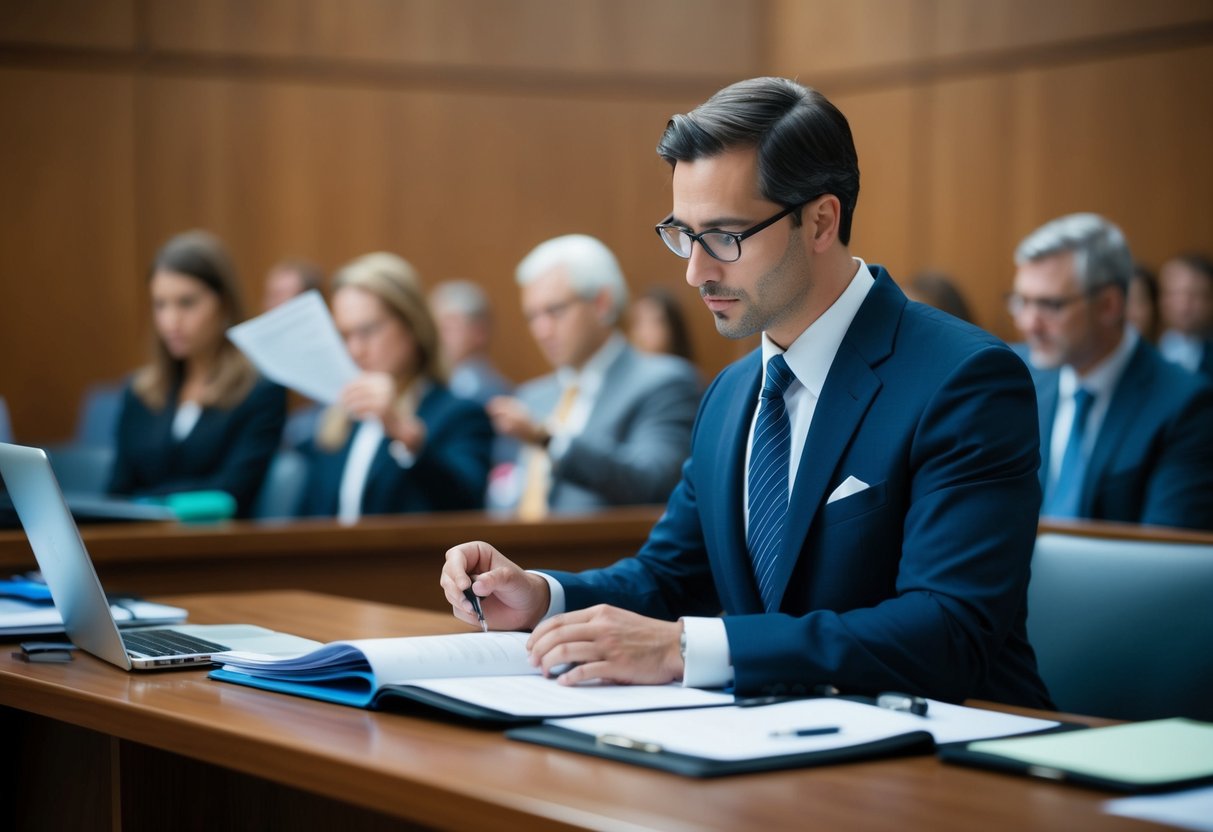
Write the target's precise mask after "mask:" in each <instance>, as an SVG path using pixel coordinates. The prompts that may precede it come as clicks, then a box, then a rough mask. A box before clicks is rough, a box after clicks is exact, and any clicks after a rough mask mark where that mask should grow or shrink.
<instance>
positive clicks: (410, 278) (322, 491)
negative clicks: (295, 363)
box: [299, 252, 493, 522]
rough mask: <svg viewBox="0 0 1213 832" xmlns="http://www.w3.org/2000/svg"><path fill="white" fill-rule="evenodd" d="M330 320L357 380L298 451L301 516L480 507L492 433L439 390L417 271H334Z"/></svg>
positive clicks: (390, 267) (386, 260)
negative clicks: (304, 467)
mask: <svg viewBox="0 0 1213 832" xmlns="http://www.w3.org/2000/svg"><path fill="white" fill-rule="evenodd" d="M332 297H333V301H332V305H333V318H334V321H335V323H336V325H337V330H338V331H339V332H340V334H341V337H342V338H343V339H344V340H345V344H346V347H347V348H348V349H349V352H350V355H351V356H352V357H353V359H354V362H355V363H356V364H357V365H358V367H359V368H360V369H361V370H362V375H360V376H359V377H358V378H356V379H354V380H353V381H351V382H350V383H348V384H347V385H346V386H345V388H344V389H343V390H342V392H341V398H340V401H339V402H338V403H337V404H336V405H334V406H333V407H331V408H329V409H328V410H327V411H326V412H325V413H324V415H323V416H322V417H321V419H320V424H319V426H318V428H317V433H316V436H315V438H314V439H313V440H312V441H311V442H309V443H307V444H305V445H304V448H303V450H304V453H306V454H307V455H308V457H309V473H308V483H307V487H306V489H305V492H304V498H303V504H302V506H301V507H300V512H299V513H300V514H303V515H322V516H336V517H338V518H340V519H341V520H344V521H346V522H353V521H355V520H357V519H358V518H359V517H361V516H362V515H365V514H394V513H401V512H428V511H455V510H460V509H478V508H482V507H483V506H484V494H485V488H486V485H487V482H488V473H489V454H490V448H491V446H492V442H493V430H492V427H491V426H490V424H489V420H488V417H487V416H486V415H485V414H484V411H483V410H482V409H481V408H480V407H479V406H477V405H476V404H475V403H473V402H470V401H467V400H465V399H460V398H458V397H456V396H455V395H454V394H452V393H451V392H450V391H449V390H448V389H447V387H446V385H445V379H446V372H445V369H444V368H443V365H442V360H441V357H440V352H439V344H438V334H437V328H436V327H435V325H434V319H433V317H432V316H431V314H430V311H429V307H428V306H427V305H426V300H425V295H424V294H423V293H422V290H421V282H420V280H419V279H418V277H417V273H416V272H415V271H414V270H413V267H412V266H411V265H409V263H407V262H406V261H405V260H403V259H402V258H400V257H397V256H396V255H394V254H387V253H382V252H380V253H375V254H367V255H365V256H363V257H360V258H358V259H357V260H354V261H353V262H352V263H349V264H348V265H346V266H345V267H344V268H342V269H341V270H340V271H338V272H337V274H336V276H335V278H334V282H333V296H332Z"/></svg>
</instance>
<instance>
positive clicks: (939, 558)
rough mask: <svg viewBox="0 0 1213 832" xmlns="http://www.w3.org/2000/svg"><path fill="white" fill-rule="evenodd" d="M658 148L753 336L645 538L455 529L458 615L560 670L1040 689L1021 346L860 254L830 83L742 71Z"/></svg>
mask: <svg viewBox="0 0 1213 832" xmlns="http://www.w3.org/2000/svg"><path fill="white" fill-rule="evenodd" d="M658 152H659V153H660V154H661V155H662V157H663V158H665V159H666V160H667V161H668V162H669V163H670V165H671V166H672V168H673V212H672V213H671V214H670V216H669V217H667V218H666V219H665V220H664V221H663V222H661V223H660V224H659V225H658V227H657V231H658V234H659V235H660V236H661V238H662V240H663V242H664V243H665V244H666V245H667V246H668V247H669V248H670V250H671V251H672V252H673V253H674V254H676V255H678V256H680V257H682V258H684V259H686V260H687V271H686V279H687V282H688V283H689V284H690V285H691V286H693V287H695V288H696V289H697V290H698V291H699V293H700V295H701V296H702V298H703V300H704V303H705V305H706V306H707V308H708V310H709V312H710V313H711V314H712V315H713V317H714V319H715V322H716V327H717V330H718V331H719V332H720V333H721V334H723V335H725V336H726V337H730V338H743V337H747V336H750V335H754V334H757V333H759V332H761V333H762V335H763V337H762V346H761V348H760V349H759V350H756V351H755V352H753V353H752V354H750V355H749V356H747V357H746V358H743V359H742V360H740V361H738V362H737V363H735V364H733V365H732V366H730V367H728V368H726V369H725V370H724V371H723V372H722V373H721V374H720V375H719V376H718V377H717V378H716V380H715V381H714V382H713V383H712V385H711V387H710V388H709V389H708V391H707V393H706V394H705V395H704V398H703V401H702V404H701V406H700V409H699V414H698V417H697V421H696V426H695V430H694V435H693V439H692V450H691V456H690V458H689V459H688V460H687V462H686V464H685V465H684V467H683V473H682V479H681V481H680V483H679V485H678V486H677V487H676V488H675V490H674V492H673V494H672V495H671V497H670V499H669V503H668V505H667V508H666V512H665V514H664V515H663V516H662V518H661V519H660V520H659V521H658V523H657V525H656V526H655V527H654V528H653V531H652V532H651V534H650V536H649V539H648V541H647V542H646V543H645V545H644V546H643V547H642V548H641V550H640V552H638V553H637V554H636V555H635V556H633V557H630V558H625V559H624V560H621V561H619V562H618V563H616V564H614V565H612V566H609V567H606V568H604V569H596V570H590V571H587V572H583V573H579V574H572V573H564V572H546V573H544V572H529V571H525V570H523V569H522V568H520V567H519V566H518V565H516V564H515V563H514V562H513V561H511V560H510V559H509V558H507V557H506V556H505V555H503V554H502V553H501V552H499V551H497V550H496V549H495V548H493V547H492V546H491V545H489V544H487V543H484V542H473V543H465V544H462V545H460V546H456V547H454V548H453V549H451V550H450V551H449V552H447V556H446V564H445V566H444V568H443V572H442V578H441V583H442V586H443V590H444V592H445V594H446V597H447V600H448V601H449V602H450V603H451V605H452V609H453V610H454V613H455V615H456V616H457V617H458V618H460V619H461V620H463V621H466V622H468V623H477V618H476V615H475V613H474V611H473V608H472V605H471V603H470V602H469V601H468V600H467V599H466V598H465V596H464V591H465V590H466V589H468V588H471V590H472V591H473V593H474V594H475V595H477V596H478V597H479V598H480V602H481V605H482V609H483V612H484V617H485V618H486V619H487V622H488V625H489V626H490V627H492V628H494V629H533V630H534V632H533V634H532V636H531V639H530V649H531V655H532V660H533V661H534V662H535V663H536V665H538V666H540V667H542V668H543V669H544V670H545V672H549V673H550V672H552V671H553V669H555V668H558V667H562V666H569V667H571V669H567V670H565V671H564V672H563V673H562V674H561V675H560V681H561V682H562V683H566V684H576V683H580V682H584V681H588V680H592V679H603V680H610V681H615V682H623V683H644V684H659V683H665V682H670V681H675V680H681V681H682V682H683V683H684V684H686V685H690V686H696V687H729V686H731V687H733V688H734V689H735V690H736V691H737V693H739V694H743V695H759V694H774V695H778V694H796V693H808V692H812V691H813V690H814V689H817V688H820V687H822V686H827V685H828V686H834V687H838V688H840V689H842V690H843V691H856V692H874V691H879V690H889V689H893V690H899V691H905V692H906V693H909V694H915V695H922V696H931V697H935V698H939V699H944V700H950V701H960V700H964V699H967V698H983V699H991V700H995V701H1000V702H1006V703H1011V704H1016V705H1022V706H1029V707H1049V706H1050V705H1051V703H1050V701H1049V697H1048V694H1047V692H1046V691H1045V688H1044V685H1043V683H1042V682H1041V680H1040V677H1039V674H1038V673H1037V670H1036V663H1035V657H1034V655H1033V652H1032V649H1031V647H1030V646H1029V644H1028V642H1027V637H1026V631H1025V620H1026V615H1027V606H1026V592H1027V583H1028V565H1029V561H1030V558H1031V553H1032V547H1033V544H1034V540H1035V531H1036V520H1037V513H1038V510H1039V507H1040V485H1039V480H1038V479H1037V468H1038V466H1039V461H1040V455H1039V437H1038V428H1037V420H1036V417H1035V400H1034V396H1033V391H1032V384H1031V381H1030V379H1029V376H1028V373H1027V370H1026V368H1025V367H1024V365H1023V363H1022V362H1021V361H1020V360H1019V359H1018V357H1016V356H1015V355H1014V353H1012V352H1011V351H1010V350H1009V349H1008V348H1007V347H1006V346H1005V345H1004V344H1003V343H1002V342H1001V341H999V340H997V339H995V338H993V337H991V336H989V335H987V334H985V333H983V332H981V331H980V330H978V329H976V328H973V327H970V326H968V325H966V324H963V323H960V322H958V321H956V320H955V319H953V318H951V317H949V316H947V315H944V314H942V313H938V312H936V311H934V310H932V309H929V308H928V307H925V306H922V305H920V304H916V303H910V302H908V301H907V300H906V298H905V295H903V294H902V292H901V290H900V289H898V288H897V285H896V284H895V283H894V282H893V280H892V279H891V277H890V276H889V274H888V273H887V272H886V271H885V270H884V269H882V268H880V267H879V266H875V265H872V266H869V265H868V264H867V263H865V262H864V261H863V260H860V259H859V258H856V257H853V256H852V255H851V253H850V251H849V249H848V243H849V239H850V233H851V220H852V216H853V214H854V210H855V204H856V200H857V198H858V193H859V168H858V161H857V157H856V153H855V149H854V143H853V141H852V138H851V133H850V128H849V126H848V124H847V122H846V119H845V118H844V117H843V115H842V113H840V112H839V111H838V110H837V109H836V108H835V107H834V106H833V105H832V104H831V103H830V102H829V101H828V100H826V99H825V97H824V96H822V95H821V94H820V93H818V92H816V91H814V90H811V89H807V88H805V87H802V86H800V85H799V84H796V83H794V82H791V81H787V80H785V79H779V78H759V79H753V80H750V81H743V82H740V83H737V84H734V85H732V86H730V87H727V88H725V89H723V90H721V91H720V92H718V93H717V94H716V95H714V96H713V97H712V98H711V99H709V100H708V101H707V102H705V103H704V104H702V105H701V106H700V107H698V108H696V109H695V110H694V111H692V112H691V113H688V114H685V115H677V116H675V117H674V118H673V119H671V121H670V122H669V125H668V126H667V128H666V131H665V134H664V135H663V136H662V139H661V142H660V144H659V147H658ZM722 611H723V612H724V616H720V613H721V612H722Z"/></svg>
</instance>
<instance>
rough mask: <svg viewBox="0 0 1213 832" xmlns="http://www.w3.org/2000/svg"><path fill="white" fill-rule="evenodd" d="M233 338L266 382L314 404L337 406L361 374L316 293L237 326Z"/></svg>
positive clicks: (301, 296)
mask: <svg viewBox="0 0 1213 832" xmlns="http://www.w3.org/2000/svg"><path fill="white" fill-rule="evenodd" d="M227 337H228V338H230V339H231V341H232V343H233V344H235V345H236V346H237V347H239V348H240V351H241V352H243V353H244V354H245V356H247V357H248V359H249V361H251V362H253V366H255V367H256V368H257V369H258V370H260V371H261V374H262V375H264V376H265V377H266V378H268V379H270V380H271V381H274V382H277V383H278V384H281V385H283V386H284V387H289V388H290V389H292V390H294V391H296V392H298V393H301V394H302V395H304V396H306V397H307V398H309V399H312V400H313V401H318V402H323V403H324V404H334V403H336V402H337V400H338V399H339V398H340V396H341V390H342V388H343V387H345V385H346V384H348V383H350V382H351V381H353V380H354V379H355V378H357V377H358V374H359V370H358V365H357V364H355V363H354V359H352V358H351V357H350V354H349V351H348V350H346V348H345V344H344V343H342V340H341V336H340V335H339V334H338V332H337V326H336V324H334V323H333V317H332V315H330V314H329V310H328V307H327V306H325V304H324V298H322V297H321V296H320V293H319V292H317V291H316V290H314V289H313V290H312V291H309V292H304V293H303V294H302V295H299V296H298V297H296V298H292V299H291V300H289V301H287V302H286V303H284V304H282V305H281V306H277V307H275V308H274V309H271V310H270V311H269V312H266V313H264V314H261V315H258V316H257V317H255V318H252V319H250V320H247V321H245V322H244V323H242V324H237V325H236V326H234V327H232V328H231V329H229V330H228V331H227Z"/></svg>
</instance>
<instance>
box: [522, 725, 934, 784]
mask: <svg viewBox="0 0 1213 832" xmlns="http://www.w3.org/2000/svg"><path fill="white" fill-rule="evenodd" d="M505 735H506V736H507V737H509V738H510V739H513V740H521V741H522V742H529V743H533V744H536V745H546V746H550V747H552V748H560V749H563V750H565V751H576V752H578V753H580V754H589V755H590V756H593V757H603V758H606V759H608V760H617V761H619V762H623V763H631V764H633V765H638V766H644V767H646V768H654V769H658V770H660V771H668V772H671V773H673V774H681V775H683V776H684V777H698V778H707V777H722V776H724V775H730V774H753V773H757V772H761V771H778V770H780V769H788V768H808V767H810V766H824V765H834V764H837V763H850V762H858V761H860V760H870V759H875V758H885V757H898V756H904V755H911V754H929V753H931V751H932V750H934V748H935V740H934V739H933V738H932V737H931V735H930V733H928V732H926V731H912V732H909V733H906V734H898V735H896V736H892V737H886V738H885V739H882V740H877V741H874V742H869V743H863V744H859V745H850V746H846V747H845V748H834V749H830V750H823V751H810V752H799V753H791V754H780V755H776V756H768V757H754V758H750V759H745V760H713V759H709V758H707V757H700V756H696V755H692V754H682V753H680V752H677V751H669V750H666V749H663V748H662V747H661V746H660V745H658V744H646V743H643V742H639V741H633V740H628V739H627V738H624V737H619V738H618V739H613V738H611V737H601V736H595V735H591V734H586V733H583V732H580V731H572V730H569V729H567V728H561V727H558V726H555V725H532V726H527V727H523V728H511V729H510V730H508V731H506V732H505ZM604 740H605V741H604Z"/></svg>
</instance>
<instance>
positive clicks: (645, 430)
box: [517, 345, 702, 512]
mask: <svg viewBox="0 0 1213 832" xmlns="http://www.w3.org/2000/svg"><path fill="white" fill-rule="evenodd" d="M561 392H562V388H561V385H560V382H559V380H558V379H557V377H556V375H555V374H554V373H553V374H549V375H546V376H541V377H540V378H537V379H533V380H532V381H528V382H527V383H526V384H523V385H522V386H520V387H519V388H518V392H517V396H518V399H519V400H520V401H521V402H522V403H523V404H524V405H526V407H527V410H528V411H529V412H530V413H531V415H532V416H533V417H534V418H536V419H539V420H543V419H546V418H547V417H548V415H549V414H551V412H552V411H553V410H554V409H555V408H556V404H557V402H558V401H559V400H560V395H561ZM701 392H702V384H701V382H700V379H699V373H698V371H697V370H696V369H695V367H694V365H693V364H691V363H690V362H688V361H685V360H683V359H681V358H676V357H674V356H671V355H647V354H645V353H642V352H639V351H637V350H636V349H634V348H633V347H631V346H630V345H625V346H624V347H623V349H622V351H620V353H619V356H618V357H617V358H616V359H615V360H614V361H613V362H611V365H610V366H609V367H607V369H606V373H605V374H604V376H603V380H602V389H601V390H599V391H598V396H597V398H596V399H595V401H594V410H593V412H592V413H590V417H589V419H588V420H587V421H586V423H585V428H584V429H583V430H582V431H581V433H579V434H578V435H576V436H574V437H573V438H572V440H571V441H570V442H569V446H568V448H567V449H566V450H565V452H564V453H563V454H562V455H561V456H560V458H559V459H558V460H556V461H555V462H554V463H553V465H552V488H551V492H550V493H549V495H548V503H549V505H550V506H551V508H552V510H553V511H555V512H577V511H594V510H597V509H600V508H604V507H606V506H618V505H635V504H637V503H661V502H664V501H665V500H666V499H667V498H668V497H669V496H670V491H671V490H672V489H673V488H674V486H675V485H676V484H677V483H678V476H679V471H680V470H681V468H682V462H683V460H685V459H686V457H687V453H688V452H689V451H690V448H691V426H692V425H693V424H694V423H695V410H696V408H697V407H698V405H699V397H700V394H701ZM519 461H520V463H525V457H519Z"/></svg>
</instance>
